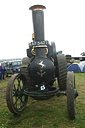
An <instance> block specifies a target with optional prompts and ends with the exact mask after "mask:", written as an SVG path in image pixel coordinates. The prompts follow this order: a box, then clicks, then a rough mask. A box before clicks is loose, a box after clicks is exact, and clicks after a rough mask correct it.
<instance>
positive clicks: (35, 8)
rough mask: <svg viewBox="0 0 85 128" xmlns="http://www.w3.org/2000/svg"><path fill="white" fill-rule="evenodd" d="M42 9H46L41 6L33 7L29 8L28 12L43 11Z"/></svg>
mask: <svg viewBox="0 0 85 128" xmlns="http://www.w3.org/2000/svg"><path fill="white" fill-rule="evenodd" d="M43 9H46V7H45V6H43V5H33V6H31V7H30V8H29V10H32V11H37V10H43Z"/></svg>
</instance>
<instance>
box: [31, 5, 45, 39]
mask: <svg viewBox="0 0 85 128" xmlns="http://www.w3.org/2000/svg"><path fill="white" fill-rule="evenodd" d="M29 9H30V10H32V18H33V28H34V40H35V41H44V12H43V9H46V7H45V6H43V5H34V6H31V7H30V8H29Z"/></svg>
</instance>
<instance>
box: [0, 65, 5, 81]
mask: <svg viewBox="0 0 85 128" xmlns="http://www.w3.org/2000/svg"><path fill="white" fill-rule="evenodd" d="M4 72H5V67H4V65H2V64H1V79H3V80H4Z"/></svg>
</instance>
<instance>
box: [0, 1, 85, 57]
mask: <svg viewBox="0 0 85 128" xmlns="http://www.w3.org/2000/svg"><path fill="white" fill-rule="evenodd" d="M36 4H41V5H44V6H46V10H44V21H45V40H48V41H49V42H50V43H51V41H55V43H56V50H57V51H60V50H62V51H63V53H64V54H65V55H66V54H71V55H72V56H79V55H80V53H82V52H85V0H0V59H5V58H6V59H7V58H19V57H20V58H22V57H25V56H26V49H27V48H28V42H31V41H32V33H33V24H32V12H31V11H30V10H29V7H30V6H32V5H36Z"/></svg>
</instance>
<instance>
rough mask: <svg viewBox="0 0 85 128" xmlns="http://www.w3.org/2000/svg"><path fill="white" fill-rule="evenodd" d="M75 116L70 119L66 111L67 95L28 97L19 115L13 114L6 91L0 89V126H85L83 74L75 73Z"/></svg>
mask: <svg viewBox="0 0 85 128" xmlns="http://www.w3.org/2000/svg"><path fill="white" fill-rule="evenodd" d="M75 79H76V81H75V82H76V88H77V90H78V93H79V96H78V97H77V98H76V118H75V120H70V119H69V118H68V113H67V97H66V96H60V97H56V96H54V97H52V98H51V99H49V100H45V101H36V100H34V99H32V98H30V97H29V98H28V104H27V107H26V109H25V110H24V111H23V112H22V113H21V115H19V116H15V115H13V114H12V113H11V112H10V111H9V110H8V108H7V105H6V92H2V91H0V128H85V74H84V73H78V74H75ZM8 80H9V78H6V79H5V80H4V81H0V90H1V89H2V88H5V87H6V86H7V83H8Z"/></svg>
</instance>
